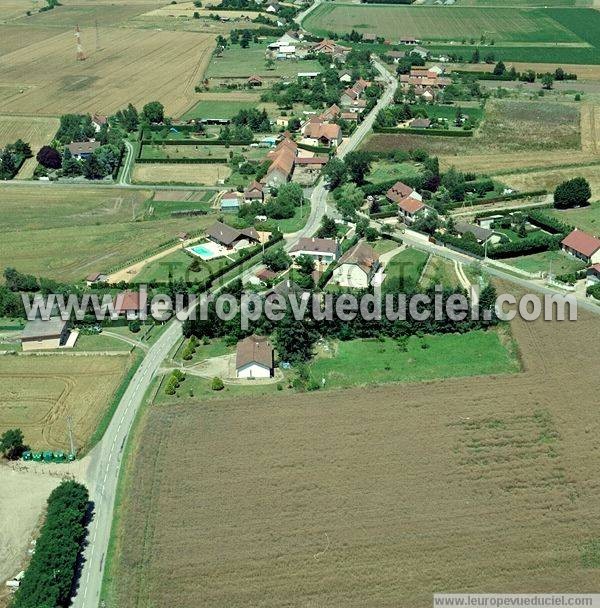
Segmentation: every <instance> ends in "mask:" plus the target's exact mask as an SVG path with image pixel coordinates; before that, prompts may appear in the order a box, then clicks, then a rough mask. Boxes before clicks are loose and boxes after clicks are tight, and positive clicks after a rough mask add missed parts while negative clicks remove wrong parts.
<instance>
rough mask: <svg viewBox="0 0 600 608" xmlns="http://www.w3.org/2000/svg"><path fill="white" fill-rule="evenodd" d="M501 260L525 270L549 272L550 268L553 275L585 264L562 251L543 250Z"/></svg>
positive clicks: (583, 266)
mask: <svg viewBox="0 0 600 608" xmlns="http://www.w3.org/2000/svg"><path fill="white" fill-rule="evenodd" d="M502 261H503V262H504V263H506V264H510V265H511V266H514V267H515V268H519V269H520V270H525V271H526V272H549V271H550V268H552V274H554V275H559V274H567V273H571V272H577V271H578V270H582V269H583V268H585V266H586V265H585V264H584V263H583V262H581V261H580V260H577V259H576V258H574V257H573V256H570V255H568V254H567V253H564V252H562V251H544V252H543V253H534V254H532V255H523V256H519V257H516V258H507V259H503V260H502Z"/></svg>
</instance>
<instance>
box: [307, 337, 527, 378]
mask: <svg viewBox="0 0 600 608" xmlns="http://www.w3.org/2000/svg"><path fill="white" fill-rule="evenodd" d="M406 348H407V350H406V351H404V350H403V349H402V348H401V347H400V346H399V345H398V344H397V343H396V342H395V341H394V340H392V339H389V338H386V339H385V340H383V341H380V340H375V339H373V340H350V341H348V342H339V343H337V344H336V345H335V347H334V348H333V350H334V352H333V353H326V354H325V355H324V356H318V357H317V358H316V359H315V360H314V363H313V364H312V365H311V367H310V370H311V374H312V377H313V379H315V380H316V381H317V382H321V381H322V378H325V386H326V387H330V388H335V387H346V386H354V385H363V384H377V383H382V382H416V381H422V380H431V379H432V378H452V377H456V376H477V375H484V374H491V373H499V374H501V373H511V372H516V371H518V369H519V364H518V363H517V361H516V359H515V357H514V355H513V354H512V353H511V352H510V351H509V350H508V349H507V348H506V347H505V346H503V344H502V342H501V340H500V338H499V337H498V334H497V333H496V332H493V331H489V332H484V331H474V332H469V333H466V334H449V335H436V336H425V337H423V338H417V337H414V336H413V337H411V338H409V340H408V343H407V346H406Z"/></svg>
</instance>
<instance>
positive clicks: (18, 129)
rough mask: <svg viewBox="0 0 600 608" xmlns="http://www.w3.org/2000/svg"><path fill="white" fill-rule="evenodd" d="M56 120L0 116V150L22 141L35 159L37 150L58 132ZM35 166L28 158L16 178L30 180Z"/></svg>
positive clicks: (34, 162) (31, 159)
mask: <svg viewBox="0 0 600 608" xmlns="http://www.w3.org/2000/svg"><path fill="white" fill-rule="evenodd" d="M58 125H59V121H58V119H57V118H43V117H37V116H36V117H30V116H28V117H24V116H0V148H3V147H4V146H5V145H6V144H12V143H14V142H15V141H16V140H17V139H22V140H23V141H25V142H27V143H28V144H29V145H30V146H31V151H32V153H33V155H34V157H35V155H36V154H37V153H38V151H39V149H40V148H41V147H42V146H43V145H45V144H47V143H49V142H51V141H52V139H53V138H54V135H55V133H56V131H57V130H58ZM36 165H37V161H36V160H35V158H29V159H27V160H26V161H25V163H23V166H22V167H21V170H20V171H19V175H18V177H19V178H20V179H30V178H31V176H32V175H33V171H34V169H35V167H36Z"/></svg>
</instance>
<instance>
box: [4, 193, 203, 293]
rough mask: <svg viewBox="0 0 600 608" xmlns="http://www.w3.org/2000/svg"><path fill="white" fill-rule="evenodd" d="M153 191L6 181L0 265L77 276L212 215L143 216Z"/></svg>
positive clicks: (113, 262)
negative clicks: (146, 218)
mask: <svg viewBox="0 0 600 608" xmlns="http://www.w3.org/2000/svg"><path fill="white" fill-rule="evenodd" d="M150 196H151V192H149V191H145V190H119V189H95V188H93V187H90V188H88V189H85V188H76V189H74V188H69V187H62V188H61V187H60V186H55V185H53V186H49V187H48V186H47V187H46V189H45V190H44V189H43V187H42V188H40V187H39V186H38V187H36V186H22V187H18V188H17V187H12V188H9V187H5V188H3V189H2V190H0V200H1V201H2V202H1V208H2V212H3V218H6V221H5V223H4V227H5V230H4V232H3V235H2V240H1V241H0V267H2V268H5V267H7V266H11V267H13V268H16V269H17V270H19V271H21V272H26V273H32V274H34V275H36V276H45V277H49V278H54V279H58V280H74V281H78V280H81V279H83V278H84V277H85V276H86V275H87V274H89V273H91V272H93V271H97V272H100V271H106V270H108V269H109V268H112V267H114V266H116V265H119V264H122V263H124V262H127V261H128V260H131V259H132V258H135V257H138V256H140V255H141V254H143V253H145V252H146V251H148V250H151V249H154V248H156V247H157V246H158V245H160V244H161V243H164V242H166V241H168V240H170V239H173V238H175V236H176V235H177V234H178V233H179V232H182V231H188V232H190V231H193V230H198V229H200V228H202V226H204V225H206V224H207V223H209V222H211V221H212V219H213V217H212V216H202V217H182V218H176V219H172V218H161V219H160V221H156V220H153V219H150V220H147V221H140V220H141V219H142V218H143V216H144V213H145V209H146V204H145V203H146V201H147V200H148V199H149V198H150ZM48 208H51V209H52V213H48ZM135 218H137V219H135ZM65 243H68V247H65Z"/></svg>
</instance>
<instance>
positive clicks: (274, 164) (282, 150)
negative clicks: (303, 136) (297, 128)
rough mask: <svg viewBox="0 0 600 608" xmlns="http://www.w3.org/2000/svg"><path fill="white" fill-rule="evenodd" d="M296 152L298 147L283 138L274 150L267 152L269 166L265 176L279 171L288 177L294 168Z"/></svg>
mask: <svg viewBox="0 0 600 608" xmlns="http://www.w3.org/2000/svg"><path fill="white" fill-rule="evenodd" d="M297 151H298V146H297V145H296V143H295V142H293V141H292V140H291V139H289V138H285V139H284V140H283V141H281V142H279V144H277V147H276V148H275V150H272V151H271V152H269V158H270V159H271V164H270V165H269V168H268V169H267V174H269V173H271V172H272V171H276V170H279V171H281V172H282V173H284V174H285V175H286V176H289V175H290V174H291V173H292V169H293V168H294V161H295V160H296V152H297Z"/></svg>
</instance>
